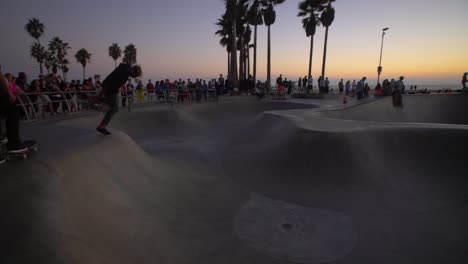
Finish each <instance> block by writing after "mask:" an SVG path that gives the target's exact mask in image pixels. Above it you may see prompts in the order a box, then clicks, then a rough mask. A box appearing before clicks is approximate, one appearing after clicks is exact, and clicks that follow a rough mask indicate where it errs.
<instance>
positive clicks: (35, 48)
mask: <svg viewBox="0 0 468 264" xmlns="http://www.w3.org/2000/svg"><path fill="white" fill-rule="evenodd" d="M29 55H31V58H33V59H35V60H36V61H37V62H38V63H39V68H40V72H41V75H42V74H43V71H42V65H43V64H44V62H45V60H46V58H47V55H48V54H47V51H46V49H45V47H44V46H42V45H41V44H40V43H33V44H32V45H31V47H30V50H29Z"/></svg>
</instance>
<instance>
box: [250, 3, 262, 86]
mask: <svg viewBox="0 0 468 264" xmlns="http://www.w3.org/2000/svg"><path fill="white" fill-rule="evenodd" d="M247 18H248V21H249V24H250V25H252V26H254V44H253V49H254V58H253V79H254V83H257V26H261V25H263V16H262V12H261V9H260V0H253V1H252V3H251V5H250V9H249V12H248V14H247ZM249 72H250V71H249Z"/></svg>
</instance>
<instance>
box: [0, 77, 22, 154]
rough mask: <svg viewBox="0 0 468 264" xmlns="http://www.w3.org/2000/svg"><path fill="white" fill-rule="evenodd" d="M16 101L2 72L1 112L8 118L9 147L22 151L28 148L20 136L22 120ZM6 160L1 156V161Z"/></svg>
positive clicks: (0, 85)
mask: <svg viewBox="0 0 468 264" xmlns="http://www.w3.org/2000/svg"><path fill="white" fill-rule="evenodd" d="M14 101H16V98H15V95H14V94H13V93H11V91H10V90H9V89H8V83H7V80H6V79H5V78H4V77H3V74H2V73H1V72H0V114H1V115H2V116H4V117H5V118H6V130H7V139H8V143H7V148H8V150H9V151H11V152H21V151H24V150H26V146H24V144H23V143H22V142H21V139H20V137H19V123H20V120H19V113H18V107H17V106H16V105H15V104H14V103H13V102H14ZM4 161H5V158H3V157H0V163H3V162H4Z"/></svg>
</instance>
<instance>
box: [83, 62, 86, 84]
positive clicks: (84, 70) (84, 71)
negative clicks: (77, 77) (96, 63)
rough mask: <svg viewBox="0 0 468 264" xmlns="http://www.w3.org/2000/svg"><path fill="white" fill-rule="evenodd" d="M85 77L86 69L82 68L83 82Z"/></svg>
mask: <svg viewBox="0 0 468 264" xmlns="http://www.w3.org/2000/svg"><path fill="white" fill-rule="evenodd" d="M85 76H86V67H85V66H83V81H84V80H85Z"/></svg>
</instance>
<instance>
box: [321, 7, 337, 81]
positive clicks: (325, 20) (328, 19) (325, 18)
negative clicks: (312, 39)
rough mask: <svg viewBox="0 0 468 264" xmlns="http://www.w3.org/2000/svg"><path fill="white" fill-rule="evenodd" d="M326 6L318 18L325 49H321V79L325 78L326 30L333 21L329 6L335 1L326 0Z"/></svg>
mask: <svg viewBox="0 0 468 264" xmlns="http://www.w3.org/2000/svg"><path fill="white" fill-rule="evenodd" d="M326 2H328V3H327V5H326V6H325V7H324V10H323V12H322V15H321V16H320V22H322V25H323V26H324V27H325V47H324V49H323V64H322V78H325V65H326V62H327V44H328V28H329V27H330V26H331V25H332V24H333V21H334V20H335V8H333V6H332V5H331V3H332V2H335V0H328V1H326Z"/></svg>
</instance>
